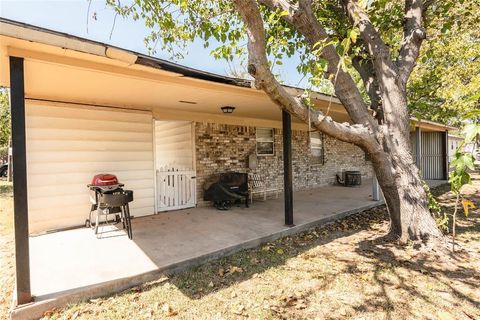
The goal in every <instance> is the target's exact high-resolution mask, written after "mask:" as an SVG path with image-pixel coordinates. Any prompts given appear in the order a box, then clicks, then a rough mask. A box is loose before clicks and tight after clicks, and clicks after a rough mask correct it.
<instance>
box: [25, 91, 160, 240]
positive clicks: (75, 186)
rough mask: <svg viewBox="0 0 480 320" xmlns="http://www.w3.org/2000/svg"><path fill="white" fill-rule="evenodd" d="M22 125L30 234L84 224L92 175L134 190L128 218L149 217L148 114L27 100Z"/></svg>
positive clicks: (151, 185) (151, 186)
mask: <svg viewBox="0 0 480 320" xmlns="http://www.w3.org/2000/svg"><path fill="white" fill-rule="evenodd" d="M26 123H27V170H28V207H29V227H30V232H32V233H38V232H43V231H47V230H54V229H60V228H66V227H72V226H78V225H82V224H84V223H85V219H86V218H87V215H88V212H89V210H90V201H89V193H88V189H87V187H86V185H87V184H88V183H90V181H91V179H92V177H93V176H94V175H95V174H98V173H113V174H115V175H116V176H117V177H118V179H119V180H120V182H122V183H125V188H127V189H131V190H133V191H134V201H133V202H132V203H131V204H130V209H131V213H132V215H133V216H136V217H138V216H142V215H149V214H153V213H154V211H155V210H154V168H153V165H154V160H153V141H152V140H153V133H152V115H151V114H149V113H142V112H133V111H132V112H130V111H127V110H125V111H121V110H118V109H110V108H91V107H85V106H74V105H66V104H61V105H46V104H44V103H38V102H34V101H28V100H27V104H26Z"/></svg>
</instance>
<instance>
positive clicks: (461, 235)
mask: <svg viewBox="0 0 480 320" xmlns="http://www.w3.org/2000/svg"><path fill="white" fill-rule="evenodd" d="M1 190H2V191H3V193H2V194H1V195H0V215H1V217H2V218H1V219H2V220H0V223H1V226H0V245H1V249H0V250H1V259H2V260H1V262H0V263H1V265H0V272H1V274H0V276H1V279H2V288H1V289H0V290H1V291H0V318H2V316H4V315H6V312H7V311H8V308H9V307H10V299H11V293H10V292H11V288H12V285H13V276H12V274H13V254H12V248H13V246H12V236H11V222H9V221H10V219H11V200H12V199H11V193H10V192H11V191H10V190H9V189H8V188H2V189H1ZM465 191H466V193H467V197H468V198H470V199H472V200H473V201H474V202H476V204H477V205H480V176H479V175H477V176H475V180H474V185H472V186H469V187H468V188H466V190H465ZM434 194H435V195H436V197H437V198H438V200H439V201H440V204H441V206H442V208H443V209H444V210H446V212H447V214H451V213H452V211H453V204H454V202H453V195H452V194H451V193H449V192H448V187H440V188H438V189H436V190H434ZM4 216H7V217H8V216H10V218H5V217H4ZM479 219H480V210H479V209H478V208H477V209H475V210H473V211H472V212H470V214H469V216H468V218H466V217H464V215H463V212H462V211H461V212H460V214H459V219H458V225H457V241H458V244H459V249H457V250H458V251H457V252H456V253H455V254H453V253H451V252H447V253H445V251H441V250H437V251H435V250H434V251H433V252H432V251H430V252H429V253H428V254H427V253H425V251H424V249H423V248H421V247H420V248H419V247H418V246H417V245H416V244H413V243H412V244H410V245H407V246H406V247H402V246H399V245H398V244H392V243H387V242H385V241H383V240H382V238H381V236H382V235H383V234H385V233H386V231H387V228H388V222H387V213H386V209H385V208H383V207H382V208H376V209H373V210H369V211H367V212H364V213H362V214H359V215H356V216H352V217H349V218H346V219H343V220H340V221H338V222H336V223H334V224H331V225H327V226H322V227H318V228H315V229H312V230H310V231H308V232H304V233H301V234H298V235H295V236H290V237H286V238H283V239H280V240H278V241H275V242H272V243H268V244H265V245H263V246H261V247H258V248H255V249H251V250H244V251H241V252H239V253H237V254H234V255H232V256H229V257H226V258H223V259H220V260H216V261H214V262H211V263H208V264H205V265H202V266H200V267H197V268H192V269H189V270H187V271H184V272H182V273H179V274H176V275H173V276H171V277H164V278H161V279H159V280H157V281H155V282H152V283H148V284H145V285H143V286H140V287H136V288H133V289H130V290H127V291H125V292H123V293H120V294H117V295H114V296H110V297H105V298H101V299H94V300H90V301H86V302H83V303H79V304H75V305H70V306H68V307H67V308H65V309H62V310H51V311H49V312H47V313H46V314H45V316H44V319H163V318H176V319H242V318H251V319H441V320H445V319H480V270H479V269H480V221H479ZM5 225H6V226H5ZM450 230H451V228H450Z"/></svg>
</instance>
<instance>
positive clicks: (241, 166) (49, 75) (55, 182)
mask: <svg viewBox="0 0 480 320" xmlns="http://www.w3.org/2000/svg"><path fill="white" fill-rule="evenodd" d="M0 40H1V42H0V53H1V56H0V57H1V64H2V66H8V65H9V63H10V68H7V67H4V68H2V70H1V74H0V85H3V86H9V87H11V93H12V94H11V98H12V105H13V109H15V110H14V112H13V113H12V118H13V121H15V123H16V126H17V133H18V134H17V136H16V137H14V139H13V140H14V167H15V168H16V172H15V174H16V175H17V178H18V179H19V180H17V181H22V182H25V186H18V187H17V188H16V189H15V191H14V192H15V197H16V203H17V204H18V205H17V206H16V208H15V211H16V212H15V214H16V215H18V216H21V217H20V218H18V221H23V222H24V223H28V227H29V232H30V233H42V232H47V231H54V230H58V229H64V228H72V227H77V226H81V225H83V224H84V221H85V218H86V213H87V212H88V210H89V206H90V204H89V195H88V190H87V188H86V185H87V183H89V182H90V179H91V178H92V176H93V175H94V174H97V173H100V172H109V173H113V174H115V175H117V176H118V177H119V180H120V181H121V182H123V183H125V184H126V185H127V186H128V188H129V189H133V190H134V192H135V201H134V202H133V203H132V205H131V212H132V215H133V216H135V217H140V216H146V215H153V214H156V213H158V212H160V211H164V210H175V209H180V208H185V207H194V206H199V205H202V206H203V205H206V203H204V202H203V201H202V198H203V184H204V182H205V180H206V179H208V178H209V177H210V176H211V175H212V174H215V173H221V172H226V171H240V172H249V173H257V174H260V175H261V176H262V177H263V179H264V180H265V181H266V183H267V185H268V186H270V187H272V188H281V189H283V185H284V183H288V181H287V182H286V181H285V180H284V177H285V176H286V175H285V174H284V169H283V157H284V155H283V141H287V143H291V145H292V154H291V157H292V162H293V165H292V168H291V169H290V170H292V172H293V181H292V185H293V189H295V190H304V189H310V188H315V187H318V186H322V185H325V184H332V183H335V175H336V174H337V173H340V172H342V171H344V170H359V171H360V172H361V173H362V175H363V176H364V177H365V178H370V177H372V165H371V162H370V161H369V160H368V155H365V154H364V152H363V151H362V150H361V149H360V148H358V147H356V146H354V145H352V144H349V143H344V142H341V141H338V140H336V139H334V138H331V137H328V136H325V135H323V134H321V133H318V132H312V131H311V130H310V129H309V126H308V125H307V124H305V123H302V122H300V121H298V120H296V119H293V120H292V122H291V128H292V130H291V131H290V130H289V126H288V125H287V126H286V127H285V126H284V125H285V123H287V124H288V119H289V117H288V115H282V112H281V111H280V109H279V108H278V106H276V105H275V104H274V103H273V102H272V101H271V100H270V99H269V97H268V96H267V95H266V94H265V93H264V92H262V91H259V90H256V89H253V88H252V86H251V83H250V81H247V80H242V79H234V78H229V77H224V76H219V75H215V74H211V73H208V72H203V71H199V70H194V69H191V68H187V67H183V66H180V65H177V64H173V63H171V62H167V61H164V60H160V59H156V58H151V57H148V56H145V55H142V54H138V53H134V52H131V51H128V50H124V49H120V48H116V47H112V46H109V45H105V44H102V43H98V42H94V41H90V40H86V39H81V38H78V37H74V36H71V35H67V34H63V33H59V32H54V31H49V30H45V29H42V28H38V27H34V26H30V25H25V24H22V23H17V22H14V21H9V20H5V19H1V20H0ZM23 83H24V87H23ZM287 90H289V91H290V92H292V93H295V94H302V93H303V90H302V89H300V88H292V87H287ZM312 98H313V99H312V101H313V103H314V104H315V106H316V107H317V108H319V109H321V110H323V111H325V112H328V113H329V115H330V116H331V117H332V118H333V119H334V120H337V121H341V122H346V121H349V117H348V115H347V113H346V111H345V109H344V107H343V106H342V105H341V103H340V101H339V100H338V99H337V98H335V97H330V96H327V95H323V94H320V93H314V94H313V96H312ZM23 103H24V110H23ZM226 106H232V107H234V109H233V112H231V113H228V112H227V111H232V109H225V110H224V109H222V107H226ZM327 110H328V111H327ZM23 112H25V114H23ZM282 116H283V117H284V118H283V119H284V120H285V121H283V125H282ZM23 124H24V125H25V130H22V128H23V127H22V125H23ZM450 129H451V128H450V127H447V126H444V125H442V124H438V123H433V122H429V121H418V120H416V119H412V141H413V150H414V154H415V159H416V161H417V165H418V166H419V167H420V169H421V172H422V174H423V176H424V178H425V179H432V180H445V179H446V178H447V168H448V153H447V133H448V130H450ZM14 130H15V128H14ZM24 131H26V135H25V134H23V133H24ZM24 143H25V146H26V148H25V149H23V144H24ZM15 144H16V147H17V151H15ZM25 150H26V151H25ZM15 152H17V153H15ZM15 155H16V158H15ZM249 158H250V159H255V160H256V167H255V168H254V169H249V165H248V163H249ZM15 161H16V162H15ZM24 167H26V170H23V169H22V168H24ZM172 171H175V172H174V173H172ZM178 175H182V176H184V177H187V178H188V179H187V180H185V181H188V182H185V183H184V184H177V186H176V187H174V186H172V185H167V184H166V182H165V181H166V180H165V177H168V176H171V177H173V176H178ZM167 180H168V179H167ZM192 181H193V183H192ZM172 188H177V189H178V188H181V192H180V191H179V190H172ZM167 192H175V193H176V194H177V196H178V197H180V196H181V201H180V203H179V202H178V201H177V202H176V203H171V202H170V203H169V202H168V201H164V199H165V194H166V193H167ZM27 200H28V207H27V205H26V203H27ZM22 204H23V205H22ZM66 208H68V210H66ZM16 235H17V241H18V243H22V241H21V239H19V238H18V237H21V236H22V230H16ZM24 235H25V234H24V233H23V236H24Z"/></svg>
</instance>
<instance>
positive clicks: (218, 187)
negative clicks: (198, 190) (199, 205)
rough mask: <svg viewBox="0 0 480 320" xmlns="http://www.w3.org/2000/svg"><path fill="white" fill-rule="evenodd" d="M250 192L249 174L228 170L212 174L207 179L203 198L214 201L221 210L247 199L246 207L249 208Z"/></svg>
mask: <svg viewBox="0 0 480 320" xmlns="http://www.w3.org/2000/svg"><path fill="white" fill-rule="evenodd" d="M248 194H249V192H248V174H247V173H240V172H226V173H222V174H218V175H214V176H211V177H210V179H208V180H207V181H206V183H205V185H204V194H203V199H204V200H206V201H213V205H214V206H215V208H217V209H219V210H228V209H230V208H231V207H232V205H233V204H235V203H237V202H241V201H245V207H247V208H248Z"/></svg>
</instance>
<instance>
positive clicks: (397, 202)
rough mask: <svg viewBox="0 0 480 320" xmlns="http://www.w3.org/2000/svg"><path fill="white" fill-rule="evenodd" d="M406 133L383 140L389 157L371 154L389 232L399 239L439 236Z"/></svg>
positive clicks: (428, 238)
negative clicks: (385, 210)
mask: <svg viewBox="0 0 480 320" xmlns="http://www.w3.org/2000/svg"><path fill="white" fill-rule="evenodd" d="M409 134H410V133H409V132H407V133H406V134H403V138H400V139H395V141H394V142H393V143H391V142H390V143H388V142H385V144H384V145H385V148H386V149H387V150H386V151H387V152H388V153H389V158H387V159H385V156H383V155H377V156H375V155H374V156H373V157H372V163H373V168H374V170H375V173H376V175H377V179H378V183H379V185H380V187H381V188H382V192H383V195H384V198H385V202H386V204H387V207H388V211H389V215H390V222H391V223H390V231H389V236H390V237H392V238H395V239H398V240H400V241H401V242H402V243H405V242H407V241H408V240H423V241H430V240H434V239H442V238H443V235H442V233H441V231H440V230H439V229H438V227H437V224H436V222H435V219H434V218H433V216H432V214H431V213H430V210H429V208H428V197H427V194H426V191H425V188H424V186H423V183H424V182H423V180H422V179H421V178H420V174H419V170H418V168H417V166H416V165H415V162H414V160H413V156H412V154H411V151H410V141H409V140H408V142H407V141H406V139H405V137H406V136H409ZM398 135H399V134H397V135H396V136H397V137H398ZM408 139H409V138H408ZM398 140H403V142H404V143H399V141H398ZM386 163H389V165H386Z"/></svg>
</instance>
